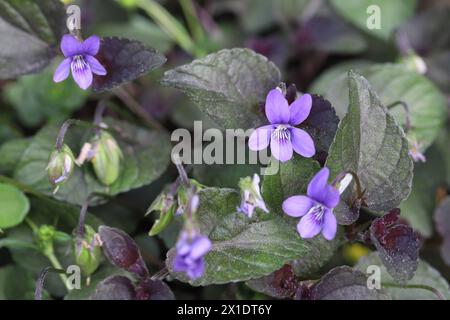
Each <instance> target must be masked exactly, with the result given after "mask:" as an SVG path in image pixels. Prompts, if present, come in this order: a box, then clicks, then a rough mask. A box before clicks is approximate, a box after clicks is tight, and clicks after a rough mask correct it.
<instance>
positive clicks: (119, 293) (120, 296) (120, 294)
mask: <svg viewBox="0 0 450 320" xmlns="http://www.w3.org/2000/svg"><path fill="white" fill-rule="evenodd" d="M91 299H92V300H136V294H135V292H134V286H133V283H132V282H131V280H130V279H128V278H127V277H124V276H112V277H109V278H106V279H105V280H103V281H102V282H100V283H99V284H98V285H97V288H96V289H95V293H94V294H93V295H92V297H91Z"/></svg>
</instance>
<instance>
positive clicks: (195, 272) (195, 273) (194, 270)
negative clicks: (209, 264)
mask: <svg viewBox="0 0 450 320" xmlns="http://www.w3.org/2000/svg"><path fill="white" fill-rule="evenodd" d="M204 271H205V262H204V261H203V260H200V261H198V262H196V263H195V265H193V266H191V268H189V270H188V271H187V275H188V276H189V278H191V279H192V280H195V279H198V278H200V277H201V276H202V275H203V272H204Z"/></svg>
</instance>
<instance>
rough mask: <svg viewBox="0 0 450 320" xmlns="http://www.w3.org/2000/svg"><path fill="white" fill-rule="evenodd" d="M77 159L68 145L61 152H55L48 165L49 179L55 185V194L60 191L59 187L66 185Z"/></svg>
mask: <svg viewBox="0 0 450 320" xmlns="http://www.w3.org/2000/svg"><path fill="white" fill-rule="evenodd" d="M74 163H75V158H74V156H73V153H72V150H70V148H69V146H67V145H66V144H65V145H63V146H62V148H61V149H60V150H54V151H53V152H52V153H51V155H50V160H49V162H48V165H47V168H46V170H47V173H48V179H49V180H50V183H51V184H52V185H53V187H54V188H55V189H54V191H53V192H54V193H56V191H58V188H59V186H61V185H62V184H64V183H65V182H66V181H67V180H68V179H69V178H70V176H71V175H72V172H73V168H74Z"/></svg>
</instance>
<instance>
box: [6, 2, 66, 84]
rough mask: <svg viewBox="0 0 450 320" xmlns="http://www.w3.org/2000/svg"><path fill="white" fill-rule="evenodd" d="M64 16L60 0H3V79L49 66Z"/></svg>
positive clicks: (60, 32) (61, 29)
mask: <svg viewBox="0 0 450 320" xmlns="http://www.w3.org/2000/svg"><path fill="white" fill-rule="evenodd" d="M65 17H66V13H65V10H64V5H63V4H62V3H61V1H58V0H40V1H33V0H23V1H14V0H0V39H2V44H3V45H2V46H0V79H9V78H15V77H17V76H20V75H24V74H27V73H33V72H38V71H40V70H42V69H43V68H44V67H46V66H47V65H48V64H49V63H50V61H51V59H52V58H53V57H54V56H55V52H56V50H54V49H55V47H56V45H57V43H58V41H59V40H60V38H61V35H62V32H63V30H64V21H65ZM6 44H7V45H6Z"/></svg>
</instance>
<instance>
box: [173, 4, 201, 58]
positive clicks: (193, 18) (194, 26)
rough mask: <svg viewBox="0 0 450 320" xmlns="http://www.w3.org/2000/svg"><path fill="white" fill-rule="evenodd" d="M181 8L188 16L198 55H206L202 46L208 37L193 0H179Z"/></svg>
mask: <svg viewBox="0 0 450 320" xmlns="http://www.w3.org/2000/svg"><path fill="white" fill-rule="evenodd" d="M179 2H180V6H181V9H182V10H183V13H184V16H185V18H186V21H187V24H188V27H189V30H190V31H191V34H192V36H193V38H194V40H195V42H196V43H197V56H198V55H204V54H206V52H203V51H204V50H203V48H202V46H203V45H204V43H205V40H206V37H205V33H204V31H203V27H202V25H201V24H200V23H199V21H200V19H199V18H198V15H197V10H196V8H195V5H194V3H193V2H192V0H179Z"/></svg>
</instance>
